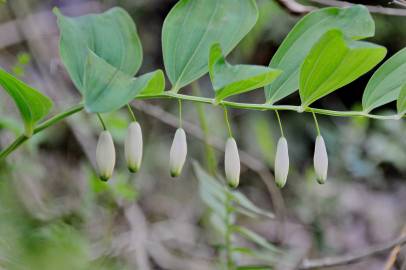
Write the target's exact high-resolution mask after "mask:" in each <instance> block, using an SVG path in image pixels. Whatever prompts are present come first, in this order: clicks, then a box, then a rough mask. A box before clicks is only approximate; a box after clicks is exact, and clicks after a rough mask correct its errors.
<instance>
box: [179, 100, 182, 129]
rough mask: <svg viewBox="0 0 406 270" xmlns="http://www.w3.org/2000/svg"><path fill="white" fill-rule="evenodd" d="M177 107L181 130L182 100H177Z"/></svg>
mask: <svg viewBox="0 0 406 270" xmlns="http://www.w3.org/2000/svg"><path fill="white" fill-rule="evenodd" d="M178 107H179V127H180V128H182V100H181V99H178Z"/></svg>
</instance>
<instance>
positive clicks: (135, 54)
mask: <svg viewBox="0 0 406 270" xmlns="http://www.w3.org/2000/svg"><path fill="white" fill-rule="evenodd" d="M54 13H55V15H56V16H57V17H58V26H59V29H60V32H61V38H60V45H59V46H60V48H59V49H60V55H61V58H62V62H63V63H64V65H65V67H66V69H67V71H68V73H69V75H70V77H71V79H72V81H73V82H74V84H75V86H76V87H77V88H78V90H79V91H80V92H81V93H82V94H83V92H84V91H83V84H84V83H83V80H84V78H83V76H84V71H85V64H86V62H85V61H86V59H87V53H88V49H90V50H92V51H93V52H94V53H95V54H96V55H97V56H99V57H100V58H102V59H103V60H104V61H106V62H107V63H109V64H110V65H112V66H113V67H115V68H117V69H119V70H121V71H122V72H123V73H126V74H128V75H130V76H134V75H135V73H136V72H137V71H138V69H139V68H140V66H141V63H142V46H141V42H140V40H139V38H138V34H137V29H136V26H135V24H134V22H133V20H132V19H131V17H130V15H129V14H128V13H127V12H126V11H125V10H124V9H122V8H112V9H110V10H108V11H106V12H104V13H102V14H90V15H85V16H81V17H75V18H70V17H66V16H64V15H62V14H61V13H60V11H59V10H58V9H57V8H55V9H54Z"/></svg>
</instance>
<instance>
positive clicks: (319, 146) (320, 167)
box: [313, 135, 328, 184]
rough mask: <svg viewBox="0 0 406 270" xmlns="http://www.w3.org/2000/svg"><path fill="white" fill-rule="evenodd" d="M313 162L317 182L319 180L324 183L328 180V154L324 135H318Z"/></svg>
mask: <svg viewBox="0 0 406 270" xmlns="http://www.w3.org/2000/svg"><path fill="white" fill-rule="evenodd" d="M313 162H314V170H315V172H316V177H317V182H319V184H324V183H325V182H326V180H327V170H328V155H327V150H326V144H325V143H324V139H323V137H322V136H320V135H318V136H317V138H316V145H315V147H314V157H313Z"/></svg>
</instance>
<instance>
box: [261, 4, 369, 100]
mask: <svg viewBox="0 0 406 270" xmlns="http://www.w3.org/2000/svg"><path fill="white" fill-rule="evenodd" d="M331 29H340V30H341V31H343V32H344V34H345V35H346V36H348V37H350V38H352V39H362V38H366V37H371V36H373V35H374V33H375V24H374V21H373V20H372V18H371V15H370V14H369V12H368V10H367V9H366V8H365V7H364V6H360V5H356V6H352V7H349V8H336V7H333V8H323V9H320V10H317V11H313V12H311V13H309V14H308V15H306V16H304V17H303V18H302V19H301V20H300V21H299V22H298V23H297V24H296V25H295V27H294V28H293V29H292V30H291V31H290V33H289V34H288V36H287V37H286V38H285V40H284V41H283V42H282V44H281V45H280V46H279V48H278V50H277V52H276V53H275V55H274V56H273V57H272V60H271V62H270V64H269V66H270V67H271V68H277V69H281V70H283V73H282V75H281V76H279V77H278V78H277V79H276V80H275V81H274V82H273V83H272V84H271V85H270V86H267V87H265V95H266V98H267V102H269V103H275V102H277V101H279V100H281V99H282V98H284V97H286V96H288V95H290V94H292V93H293V92H295V91H296V90H297V89H298V88H299V70H300V66H301V65H302V63H303V60H304V59H305V57H306V55H307V54H308V53H309V51H310V49H311V48H312V47H313V45H314V44H315V43H316V42H317V41H318V40H319V39H320V37H321V36H322V35H323V34H324V33H326V32H327V31H329V30H331Z"/></svg>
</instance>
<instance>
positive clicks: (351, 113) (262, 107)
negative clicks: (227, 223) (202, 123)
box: [137, 91, 401, 120]
mask: <svg viewBox="0 0 406 270" xmlns="http://www.w3.org/2000/svg"><path fill="white" fill-rule="evenodd" d="M157 98H175V99H182V100H187V101H192V102H200V103H206V104H211V105H222V106H227V107H230V108H236V109H246V110H258V111H268V110H273V111H294V112H298V113H301V112H309V113H311V112H314V113H315V114H323V115H330V116H339V117H368V118H372V119H380V120H398V119H400V118H401V117H399V115H398V114H395V115H376V114H370V113H366V112H363V111H334V110H325V109H317V108H312V107H305V108H303V107H302V106H295V105H272V104H267V103H263V104H257V103H242V102H232V101H224V100H223V101H220V102H217V101H216V100H215V99H214V98H206V97H197V96H191V95H183V94H177V93H174V92H169V91H166V92H164V93H162V94H158V95H148V96H138V97H137V99H157Z"/></svg>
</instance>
